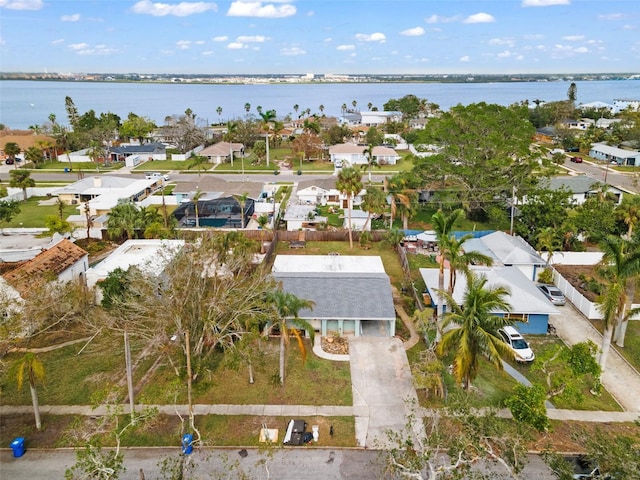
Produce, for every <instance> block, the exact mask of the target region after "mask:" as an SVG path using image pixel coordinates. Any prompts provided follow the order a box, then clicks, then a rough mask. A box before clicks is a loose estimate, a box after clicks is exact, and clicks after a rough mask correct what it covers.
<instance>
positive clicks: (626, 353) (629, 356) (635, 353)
mask: <svg viewBox="0 0 640 480" xmlns="http://www.w3.org/2000/svg"><path fill="white" fill-rule="evenodd" d="M636 295H637V293H636ZM591 323H592V324H593V326H595V327H596V328H597V329H598V331H599V332H600V333H602V322H601V321H596V322H591ZM611 347H612V348H614V349H615V350H616V351H617V352H618V353H619V354H620V355H622V356H623V357H624V358H625V360H627V362H629V363H630V364H631V365H633V367H634V368H635V369H636V370H640V320H630V321H629V323H628V325H627V333H626V335H625V337H624V347H622V348H621V347H618V346H617V345H616V344H615V342H611Z"/></svg>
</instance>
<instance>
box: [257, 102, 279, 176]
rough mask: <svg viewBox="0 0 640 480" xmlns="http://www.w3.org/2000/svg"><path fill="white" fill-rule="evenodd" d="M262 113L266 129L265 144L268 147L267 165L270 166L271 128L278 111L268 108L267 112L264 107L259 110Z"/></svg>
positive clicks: (263, 125) (263, 127) (264, 128)
mask: <svg viewBox="0 0 640 480" xmlns="http://www.w3.org/2000/svg"><path fill="white" fill-rule="evenodd" d="M258 113H260V117H261V118H262V123H261V127H262V130H264V132H265V133H264V138H265V144H266V148H267V166H269V130H270V129H271V124H272V123H273V121H274V120H275V119H276V111H275V110H267V111H266V112H263V111H262V108H260V110H258Z"/></svg>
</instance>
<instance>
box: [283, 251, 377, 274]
mask: <svg viewBox="0 0 640 480" xmlns="http://www.w3.org/2000/svg"><path fill="white" fill-rule="evenodd" d="M272 271H273V272H278V273H281V272H289V273H291V272H305V273H338V272H339V273H385V271H384V265H383V264H382V258H380V257H376V256H369V255H364V256H356V255H278V256H277V257H276V259H275V261H274V263H273V269H272Z"/></svg>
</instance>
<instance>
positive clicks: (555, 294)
mask: <svg viewBox="0 0 640 480" xmlns="http://www.w3.org/2000/svg"><path fill="white" fill-rule="evenodd" d="M538 289H539V290H540V291H541V292H542V293H543V294H544V296H545V297H547V299H549V301H550V302H551V303H553V304H554V305H558V306H562V305H564V304H565V303H567V299H566V298H565V296H564V294H563V293H562V292H561V291H560V289H559V288H558V287H555V286H553V285H546V284H544V285H538Z"/></svg>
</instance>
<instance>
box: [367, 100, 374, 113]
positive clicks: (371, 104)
mask: <svg viewBox="0 0 640 480" xmlns="http://www.w3.org/2000/svg"><path fill="white" fill-rule="evenodd" d="M371 107H373V103H371V102H369V103H367V108H368V109H369V111H371Z"/></svg>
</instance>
